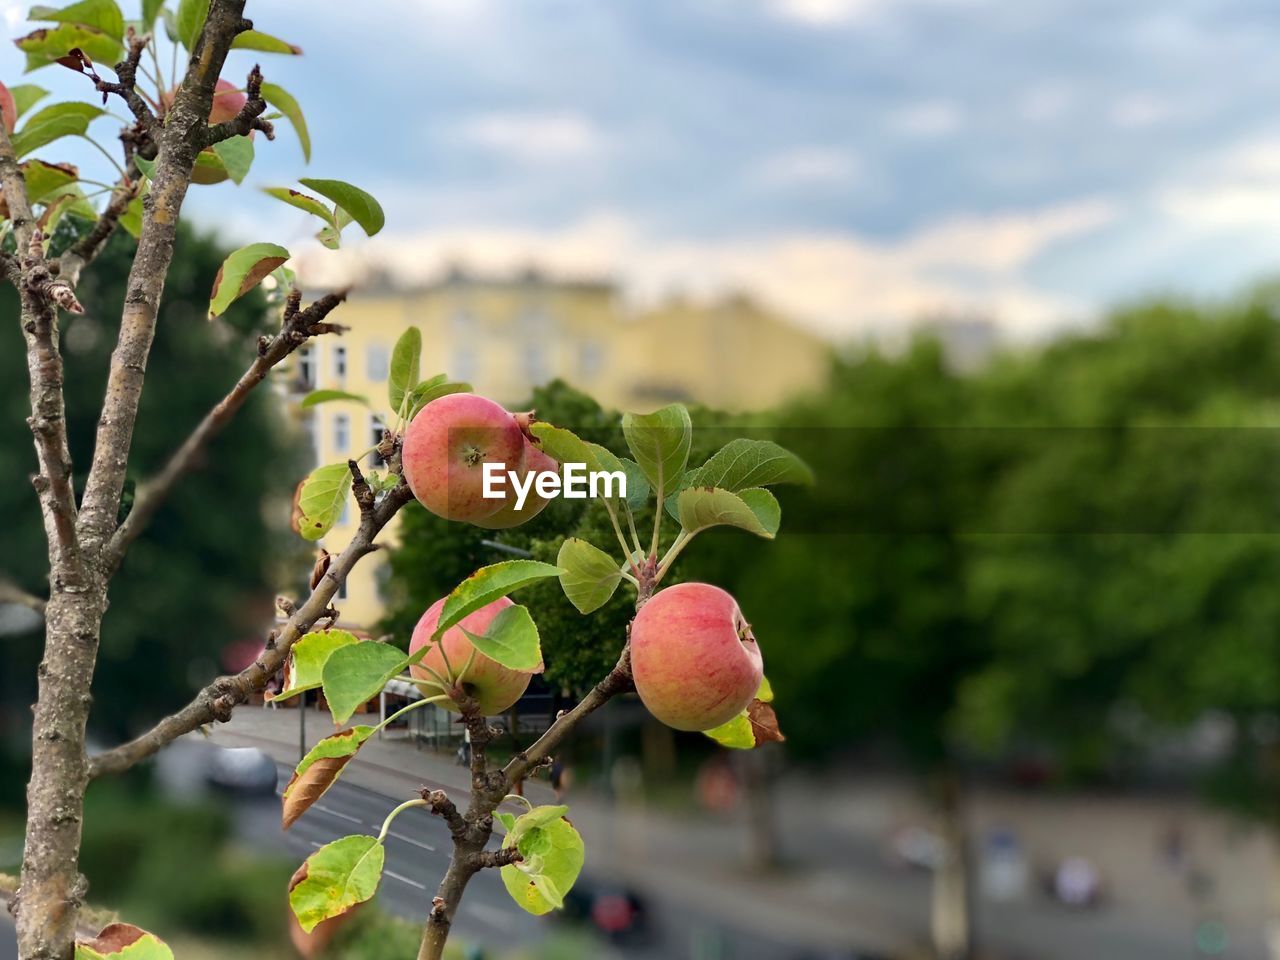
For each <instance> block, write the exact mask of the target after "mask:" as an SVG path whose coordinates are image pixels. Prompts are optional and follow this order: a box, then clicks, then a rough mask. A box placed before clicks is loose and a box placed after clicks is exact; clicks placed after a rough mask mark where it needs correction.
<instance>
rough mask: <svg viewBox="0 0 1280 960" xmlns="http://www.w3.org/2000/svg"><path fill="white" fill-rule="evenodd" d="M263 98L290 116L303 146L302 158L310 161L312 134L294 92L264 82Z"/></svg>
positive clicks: (289, 118) (286, 115)
mask: <svg viewBox="0 0 1280 960" xmlns="http://www.w3.org/2000/svg"><path fill="white" fill-rule="evenodd" d="M262 99H263V100H265V101H267V103H269V104H271V105H272V106H273V107H275V108H276V109H277V110H279V111H280V112H281V113H283V114H284V115H285V117H287V118H288V120H289V123H290V124H291V125H292V126H293V132H294V134H295V135H296V136H297V138H298V143H299V144H300V145H301V146H302V158H303V159H304V160H305V161H307V162H308V163H310V162H311V134H310V133H308V132H307V120H306V117H304V116H303V114H302V108H301V107H300V106H298V101H297V100H295V99H294V97H293V94H291V93H289V91H287V90H285V89H284V87H281V86H278V85H277V84H274V83H263V84H262Z"/></svg>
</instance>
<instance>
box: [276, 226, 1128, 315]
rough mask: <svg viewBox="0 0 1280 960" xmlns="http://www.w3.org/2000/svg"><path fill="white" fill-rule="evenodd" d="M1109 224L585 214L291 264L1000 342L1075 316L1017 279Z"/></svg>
mask: <svg viewBox="0 0 1280 960" xmlns="http://www.w3.org/2000/svg"><path fill="white" fill-rule="evenodd" d="M1112 215H1113V212H1112V211H1111V210H1110V208H1109V207H1107V206H1106V205H1105V204H1102V203H1098V202H1084V203H1079V204H1072V205H1066V206H1062V207H1055V208H1051V209H1047V210H1043V211H1037V212H1031V213H1015V214H1009V215H999V216H990V217H968V218H960V219H955V220H949V221H945V222H942V223H939V224H937V225H935V226H931V227H928V228H926V229H924V230H921V231H919V232H918V233H915V234H912V235H910V236H907V237H905V238H902V239H900V240H894V241H877V240H872V239H869V238H865V237H860V236H857V235H854V234H849V233H841V232H835V231H832V232H817V231H796V232H791V233H777V234H769V235H761V236H747V237H738V238H730V239H724V240H718V239H689V238H654V237H648V236H645V235H644V233H643V232H642V231H641V230H639V229H638V228H637V226H636V225H635V224H634V223H633V222H631V221H629V220H628V219H626V218H624V217H622V216H618V215H615V214H597V215H594V216H588V217H585V218H583V219H581V220H579V221H578V222H576V223H573V224H570V225H568V226H565V227H563V228H559V229H549V230H538V229H531V228H519V227H503V226H493V227H475V228H469V227H461V228H457V229H440V230H431V231H426V232H422V233H416V234H408V235H407V234H402V235H398V236H385V235H384V236H379V237H378V238H376V239H375V240H373V241H371V242H369V243H367V244H365V245H363V246H362V247H359V248H356V249H355V250H353V251H344V255H343V256H339V257H335V255H334V254H332V253H329V252H327V251H316V253H317V254H318V255H316V256H308V255H304V256H301V257H299V260H298V265H299V269H300V270H301V272H302V273H303V275H304V276H305V277H306V278H307V279H308V282H311V283H317V284H319V283H326V284H334V283H342V282H349V281H350V280H352V279H353V278H355V277H358V276H359V273H360V270H361V268H362V264H363V263H365V262H367V263H376V264H379V265H382V266H385V267H389V268H390V269H391V270H392V271H393V272H394V273H395V274H396V275H398V276H399V277H400V278H402V279H403V280H405V281H407V282H421V281H425V280H429V279H431V278H433V277H435V276H438V275H439V274H440V273H441V272H442V271H443V270H444V269H445V268H446V267H448V266H450V265H453V264H463V265H465V266H467V267H468V268H471V269H474V270H479V271H487V272H510V271H513V270H518V269H522V268H524V267H527V266H529V265H530V264H536V265H538V266H540V267H542V268H543V269H546V270H548V271H550V272H552V273H555V274H560V275H568V276H610V277H614V278H616V279H617V280H618V281H619V282H620V283H621V285H622V287H623V289H624V291H625V292H626V293H627V294H629V295H630V296H632V297H633V298H636V299H638V300H641V301H653V300H656V299H658V298H661V297H662V296H665V295H668V294H670V293H672V292H674V291H680V292H682V293H685V294H687V295H692V296H706V297H711V296H717V295H721V294H724V293H728V292H731V291H745V292H747V293H750V294H752V295H754V296H756V297H758V298H760V299H761V300H762V301H764V302H766V303H768V304H770V305H772V306H774V307H775V308H777V309H780V310H782V311H784V312H786V313H788V314H790V315H792V316H793V317H795V318H796V319H797V320H799V321H800V322H802V323H804V324H805V325H807V326H809V327H811V328H813V329H815V330H817V331H819V332H821V333H824V334H826V335H827V336H830V337H831V338H833V339H837V340H838V339H844V338H848V337H852V336H859V335H864V334H868V333H878V334H892V333H893V332H895V331H898V332H900V331H901V330H902V329H904V328H905V327H906V326H908V325H909V324H910V323H911V322H913V321H914V320H916V319H917V318H919V317H920V316H921V315H924V314H935V313H939V312H954V311H965V312H973V313H982V314H984V315H989V316H992V317H994V318H995V319H996V320H997V321H999V322H1003V323H1004V324H1005V326H1006V331H1007V332H1010V333H1012V334H1014V335H1023V336H1026V335H1034V334H1036V333H1039V332H1042V331H1043V330H1045V329H1047V328H1048V327H1049V326H1051V325H1053V324H1055V323H1057V322H1059V321H1061V320H1062V319H1063V317H1064V316H1065V315H1067V314H1070V313H1072V312H1075V311H1078V310H1080V309H1082V308H1083V307H1084V306H1085V305H1084V304H1082V303H1077V302H1073V301H1068V300H1065V299H1063V298H1060V297H1056V296H1052V295H1049V294H1046V293H1044V292H1043V291H1040V290H1037V289H1035V288H1034V287H1033V286H1031V285H1030V284H1029V283H1028V282H1027V281H1026V280H1025V279H1024V277H1023V271H1024V268H1025V267H1026V266H1027V265H1028V264H1029V263H1030V262H1031V260H1032V259H1033V258H1035V257H1036V256H1037V255H1039V254H1041V253H1043V252H1044V251H1045V250H1047V249H1048V248H1049V247H1051V246H1052V245H1053V244H1054V243H1056V242H1058V241H1060V240H1062V239H1065V238H1068V237H1073V236H1078V235H1081V234H1084V233H1087V232H1088V231H1090V230H1092V229H1095V228H1096V227H1098V226H1101V225H1102V224H1104V223H1106V222H1107V221H1108V220H1109V219H1110V218H1111V217H1112ZM339 265H340V266H339ZM322 271H323V274H322V273H321V272H322Z"/></svg>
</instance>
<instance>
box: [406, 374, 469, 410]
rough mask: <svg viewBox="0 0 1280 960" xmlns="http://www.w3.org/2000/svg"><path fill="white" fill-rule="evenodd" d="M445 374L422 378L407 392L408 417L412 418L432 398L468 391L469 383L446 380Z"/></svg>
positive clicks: (436, 398)
mask: <svg viewBox="0 0 1280 960" xmlns="http://www.w3.org/2000/svg"><path fill="white" fill-rule="evenodd" d="M445 376H446V374H443V373H441V374H437V375H436V376H434V377H432V378H431V379H430V380H424V381H422V383H420V384H418V385H417V386H416V387H414V388H413V392H412V393H410V394H409V419H410V420H412V419H413V418H414V417H416V416H417V415H418V411H420V410H421V409H422V408H423V407H425V406H426V405H427V404H428V403H430V402H431V401H432V400H438V399H440V398H441V397H445V396H448V395H449V394H451V393H470V392H471V384H469V383H456V382H454V381H446V380H445Z"/></svg>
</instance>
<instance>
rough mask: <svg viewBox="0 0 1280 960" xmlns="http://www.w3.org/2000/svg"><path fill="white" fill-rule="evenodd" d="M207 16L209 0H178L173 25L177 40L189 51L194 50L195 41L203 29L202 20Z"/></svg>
mask: <svg viewBox="0 0 1280 960" xmlns="http://www.w3.org/2000/svg"><path fill="white" fill-rule="evenodd" d="M208 17H209V0H178V13H177V16H176V17H175V18H174V26H175V28H176V30H177V33H178V42H179V43H181V44H182V45H183V46H184V47H186V48H187V50H189V51H194V50H195V46H196V41H197V40H199V39H200V33H201V31H202V30H204V22H205V20H206V19H208Z"/></svg>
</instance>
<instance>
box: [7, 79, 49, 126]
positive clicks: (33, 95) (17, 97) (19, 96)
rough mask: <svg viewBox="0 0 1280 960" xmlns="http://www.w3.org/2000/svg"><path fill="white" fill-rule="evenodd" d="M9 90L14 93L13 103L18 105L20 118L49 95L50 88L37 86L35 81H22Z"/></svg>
mask: <svg viewBox="0 0 1280 960" xmlns="http://www.w3.org/2000/svg"><path fill="white" fill-rule="evenodd" d="M9 92H10V93H11V94H13V105H14V106H15V107H17V110H18V117H19V119H21V117H22V115H23V114H24V113H26V112H27V111H28V110H30V109H31V108H32V107H34V106H35V105H36V104H37V103H39V102H40V101H41V100H43V99H44V98H45V97H47V96H48V95H49V91H48V90H46V89H45V88H44V87H37V86H36V85H35V84H34V83H20V84H18V85H17V86H16V87H10V88H9Z"/></svg>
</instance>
